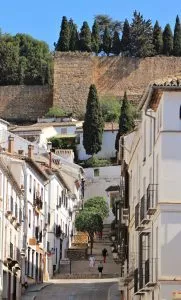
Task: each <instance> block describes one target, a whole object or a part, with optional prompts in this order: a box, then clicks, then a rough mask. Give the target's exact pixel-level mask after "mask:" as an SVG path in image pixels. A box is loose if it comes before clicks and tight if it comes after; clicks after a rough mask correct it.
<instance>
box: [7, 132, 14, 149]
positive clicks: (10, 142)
mask: <svg viewBox="0 0 181 300" xmlns="http://www.w3.org/2000/svg"><path fill="white" fill-rule="evenodd" d="M8 152H9V153H11V154H13V153H14V137H13V136H11V135H10V136H9V137H8Z"/></svg>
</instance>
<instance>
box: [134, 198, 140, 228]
mask: <svg viewBox="0 0 181 300" xmlns="http://www.w3.org/2000/svg"><path fill="white" fill-rule="evenodd" d="M139 214H140V210H139V203H138V204H137V205H136V206H135V228H137V227H138V226H139V223H140V215H139Z"/></svg>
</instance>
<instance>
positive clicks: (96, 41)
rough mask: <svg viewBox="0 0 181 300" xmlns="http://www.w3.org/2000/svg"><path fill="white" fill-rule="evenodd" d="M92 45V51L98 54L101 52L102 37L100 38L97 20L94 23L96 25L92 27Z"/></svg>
mask: <svg viewBox="0 0 181 300" xmlns="http://www.w3.org/2000/svg"><path fill="white" fill-rule="evenodd" d="M91 43H92V51H93V52H95V53H96V54H98V53H99V50H100V37H99V27H98V24H97V21H96V20H95V21H94V24H93V26H92V34H91Z"/></svg>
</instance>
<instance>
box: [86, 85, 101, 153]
mask: <svg viewBox="0 0 181 300" xmlns="http://www.w3.org/2000/svg"><path fill="white" fill-rule="evenodd" d="M103 130H104V121H103V118H102V113H101V108H100V103H99V99H98V95H97V90H96V87H95V85H94V84H92V85H91V86H90V89H89V94H88V99H87V106H86V113H85V118H84V124H83V145H84V148H85V150H86V153H87V154H89V155H92V156H93V155H94V154H96V153H97V152H99V151H100V150H101V145H102V135H103Z"/></svg>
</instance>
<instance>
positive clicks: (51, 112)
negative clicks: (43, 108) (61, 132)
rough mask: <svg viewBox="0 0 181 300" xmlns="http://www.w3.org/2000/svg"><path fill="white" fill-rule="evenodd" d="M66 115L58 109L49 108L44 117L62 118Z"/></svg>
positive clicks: (54, 107)
mask: <svg viewBox="0 0 181 300" xmlns="http://www.w3.org/2000/svg"><path fill="white" fill-rule="evenodd" d="M65 115H66V112H65V111H64V110H63V109H62V108H60V107H56V106H53V107H50V108H49V110H48V112H47V113H46V115H45V117H50V118H51V117H63V116H65Z"/></svg>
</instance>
